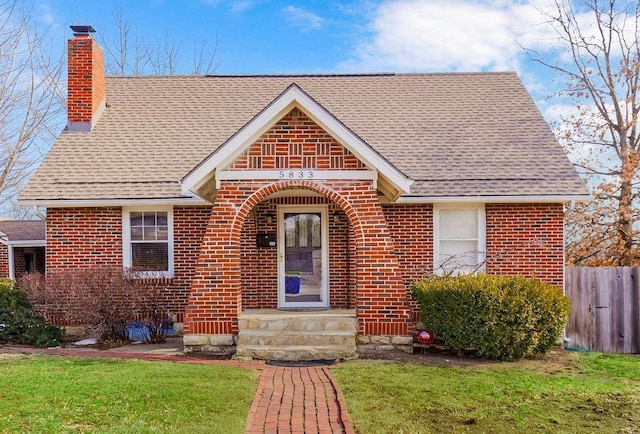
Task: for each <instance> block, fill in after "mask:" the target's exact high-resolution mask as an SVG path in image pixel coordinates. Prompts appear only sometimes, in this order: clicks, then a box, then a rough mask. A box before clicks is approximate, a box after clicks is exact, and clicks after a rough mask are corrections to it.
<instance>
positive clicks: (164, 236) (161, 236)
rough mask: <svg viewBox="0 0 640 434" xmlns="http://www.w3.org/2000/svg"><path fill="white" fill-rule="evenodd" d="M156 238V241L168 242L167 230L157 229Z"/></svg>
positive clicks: (164, 227) (165, 228)
mask: <svg viewBox="0 0 640 434" xmlns="http://www.w3.org/2000/svg"><path fill="white" fill-rule="evenodd" d="M156 234H157V236H158V238H156V239H158V240H168V239H169V229H168V228H167V227H166V226H161V227H158V230H157V232H156Z"/></svg>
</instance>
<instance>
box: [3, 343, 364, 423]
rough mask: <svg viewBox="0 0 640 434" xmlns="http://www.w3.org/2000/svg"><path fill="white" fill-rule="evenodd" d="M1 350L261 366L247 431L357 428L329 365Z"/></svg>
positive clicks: (22, 349) (37, 351)
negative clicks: (290, 364)
mask: <svg viewBox="0 0 640 434" xmlns="http://www.w3.org/2000/svg"><path fill="white" fill-rule="evenodd" d="M0 353H13V354H47V355H57V356H74V357H107V358H121V359H141V360H155V361H166V362H174V363H192V364H203V365H226V366H238V367H244V368H252V369H258V370H260V371H261V374H260V380H259V383H258V390H257V391H256V394H255V396H254V398H253V403H252V404H251V410H250V411H249V418H248V420H247V427H246V430H245V431H246V433H251V434H253V433H263V434H269V433H292V434H298V433H304V434H310V433H319V434H320V433H322V434H324V433H345V434H353V433H354V430H353V427H352V426H351V422H350V421H349V417H348V414H347V408H346V406H345V403H344V399H343V397H342V392H340V389H339V388H338V386H337V384H336V382H335V380H334V379H333V376H332V375H331V372H330V371H329V369H328V368H327V367H324V366H318V367H304V368H289V367H276V366H269V365H267V364H265V363H264V362H262V361H251V362H242V361H234V360H211V359H203V358H195V357H184V356H177V355H168V354H149V353H143V352H122V351H109V350H107V351H97V350H84V349H76V348H60V349H42V348H29V347H12V346H6V347H0Z"/></svg>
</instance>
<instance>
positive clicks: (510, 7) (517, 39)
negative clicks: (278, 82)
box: [34, 0, 553, 99]
mask: <svg viewBox="0 0 640 434" xmlns="http://www.w3.org/2000/svg"><path fill="white" fill-rule="evenodd" d="M34 4H35V6H34V7H35V13H36V15H37V16H38V18H39V19H40V20H41V21H42V22H43V23H48V24H51V26H52V29H53V30H54V32H55V33H56V34H59V35H60V38H61V39H63V38H64V39H66V38H69V37H70V36H71V31H70V30H69V29H68V26H69V25H70V24H90V25H92V26H93V27H94V28H96V30H97V31H98V35H97V39H98V40H100V38H101V37H104V38H106V39H109V38H114V39H115V38H116V36H117V30H116V27H115V20H114V18H113V16H114V11H115V6H116V5H120V6H121V8H122V9H123V11H124V15H125V16H127V17H128V18H129V19H130V20H131V25H132V31H133V32H135V33H136V34H138V35H141V37H143V38H144V39H145V40H146V41H150V42H154V41H156V42H157V41H159V40H161V39H162V38H163V37H164V35H165V34H166V35H168V37H169V39H170V40H172V41H174V42H175V43H180V44H181V50H183V52H187V53H189V52H190V51H191V50H192V49H193V45H194V41H197V43H198V44H199V43H201V42H202V41H206V43H207V45H208V46H209V47H210V48H213V46H214V45H215V41H216V40H217V41H218V51H217V55H216V60H217V63H218V64H219V66H218V67H217V69H216V71H215V72H216V73H220V74H273V73H331V72H379V71H386V72H444V71H496V70H499V71H504V70H515V71H517V72H518V73H519V74H520V76H521V78H522V80H523V81H524V83H525V85H526V86H527V88H528V89H529V91H530V92H532V93H533V94H534V95H535V97H536V98H537V99H540V98H544V97H546V96H548V95H549V94H550V93H552V91H553V85H552V79H553V77H552V75H551V74H550V73H549V71H547V70H545V69H544V68H541V67H539V66H536V65H535V64H533V63H532V62H530V61H528V60H527V58H526V56H525V55H524V52H523V51H522V49H521V48H520V45H524V46H526V47H530V48H533V49H536V50H539V51H542V52H545V51H547V50H550V49H551V47H552V39H553V34H552V33H551V32H550V29H549V28H548V27H547V26H545V25H543V24H541V23H542V22H543V17H542V16H541V14H540V12H539V9H543V10H549V8H550V4H551V2H550V0H518V1H506V0H449V1H446V2H445V1H440V0H349V1H315V0H310V1H280V0H277V1H270V0H235V1H234V0H181V1H177V0H137V1H124V0H123V1H118V0H114V1H106V0H105V1H95V0H94V1H87V0H84V1H77V0H41V1H38V2H35V3H34ZM185 57H189V56H185Z"/></svg>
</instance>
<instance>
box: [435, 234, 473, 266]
mask: <svg viewBox="0 0 640 434" xmlns="http://www.w3.org/2000/svg"><path fill="white" fill-rule="evenodd" d="M439 253H440V256H439V259H440V263H439V266H440V267H442V268H444V269H445V270H457V269H461V268H471V269H473V268H475V267H477V266H478V265H479V263H478V244H477V243H476V242H475V241H441V242H440V252H439Z"/></svg>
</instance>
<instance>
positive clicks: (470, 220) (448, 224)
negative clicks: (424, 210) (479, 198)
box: [440, 209, 478, 240]
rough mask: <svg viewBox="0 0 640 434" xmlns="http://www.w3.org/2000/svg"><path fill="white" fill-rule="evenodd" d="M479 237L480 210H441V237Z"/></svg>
mask: <svg viewBox="0 0 640 434" xmlns="http://www.w3.org/2000/svg"><path fill="white" fill-rule="evenodd" d="M469 238H478V212H477V210H475V209H443V210H440V239H448V240H450V239H454V240H455V239H469Z"/></svg>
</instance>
